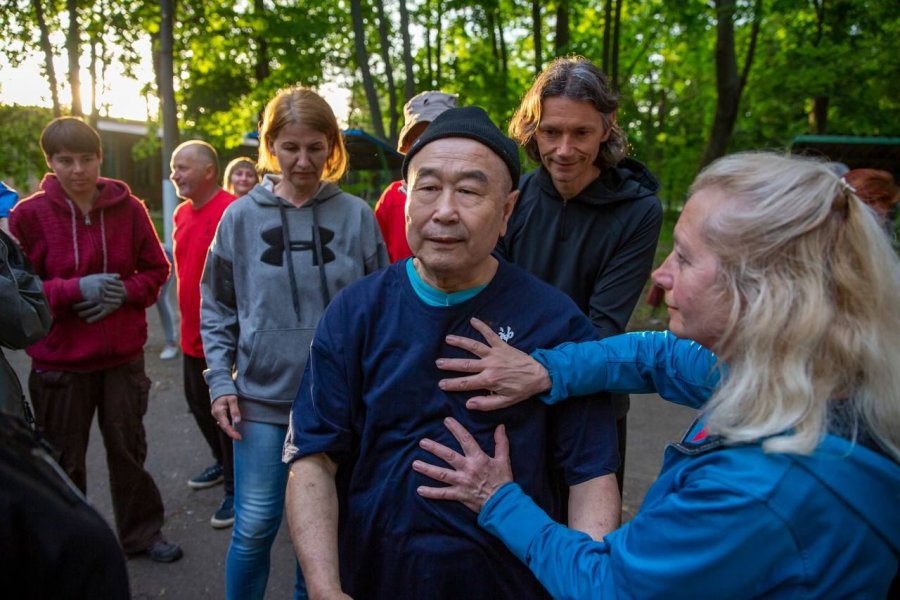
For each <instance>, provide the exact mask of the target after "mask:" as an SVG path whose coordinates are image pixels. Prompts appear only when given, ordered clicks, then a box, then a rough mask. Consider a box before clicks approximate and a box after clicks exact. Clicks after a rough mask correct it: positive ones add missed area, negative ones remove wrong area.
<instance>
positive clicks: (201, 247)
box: [172, 190, 236, 358]
mask: <svg viewBox="0 0 900 600" xmlns="http://www.w3.org/2000/svg"><path fill="white" fill-rule="evenodd" d="M235 199H236V197H235V196H234V195H232V194H229V193H228V192H226V191H225V190H219V193H218V194H216V195H215V196H213V197H212V198H211V199H210V200H209V202H207V203H206V204H204V205H203V206H202V207H201V208H199V209H195V208H194V205H193V204H192V203H191V202H190V201H189V200H186V201H184V202H182V203H181V204H179V205H178V206H177V207H176V208H175V214H174V215H173V221H175V229H174V230H173V231H172V246H173V248H172V253H173V254H174V256H175V276H176V277H177V281H178V309H179V310H180V311H181V351H182V352H184V353H185V354H187V355H188V356H194V357H197V358H202V357H203V340H201V339H200V278H201V276H202V275H203V266H204V265H205V264H206V253H207V251H208V250H209V245H210V244H211V243H212V241H213V237H215V235H216V228H217V227H218V226H219V221H220V220H221V219H222V213H224V212H225V209H226V208H227V207H228V205H229V204H231V203H232V202H234V200H235Z"/></svg>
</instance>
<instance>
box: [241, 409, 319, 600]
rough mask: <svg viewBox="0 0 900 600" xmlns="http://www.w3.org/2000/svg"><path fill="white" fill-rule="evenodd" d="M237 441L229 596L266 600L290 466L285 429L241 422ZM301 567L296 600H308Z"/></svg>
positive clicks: (298, 571)
mask: <svg viewBox="0 0 900 600" xmlns="http://www.w3.org/2000/svg"><path fill="white" fill-rule="evenodd" d="M238 431H240V433H241V436H242V438H243V439H241V440H240V441H235V442H234V528H233V529H232V532H231V545H230V546H229V547H228V557H227V558H226V559H225V596H226V598H228V599H229V600H257V599H258V600H262V598H263V597H264V596H265V593H266V584H267V583H268V581H269V564H270V556H269V555H270V553H271V550H272V543H273V542H274V541H275V535H276V534H277V533H278V528H279V527H280V526H281V517H282V515H283V514H284V491H285V486H286V485H287V475H288V466H287V465H286V464H284V463H283V462H281V448H282V446H283V445H284V437H285V435H286V434H287V425H272V424H270V423H256V422H253V421H242V422H241V423H240V425H238ZM305 598H307V595H306V584H305V582H304V581H303V574H302V573H301V571H300V565H299V564H298V565H297V574H296V578H295V584H294V599H295V600H304V599H305Z"/></svg>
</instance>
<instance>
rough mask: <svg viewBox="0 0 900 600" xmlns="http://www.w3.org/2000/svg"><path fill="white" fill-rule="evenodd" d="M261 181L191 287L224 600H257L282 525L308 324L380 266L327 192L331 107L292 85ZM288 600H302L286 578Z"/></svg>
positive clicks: (269, 110) (350, 201)
mask: <svg viewBox="0 0 900 600" xmlns="http://www.w3.org/2000/svg"><path fill="white" fill-rule="evenodd" d="M259 133H260V135H259V141H260V153H259V167H260V170H262V171H270V172H274V173H278V174H279V175H266V176H265V177H264V178H263V181H262V183H260V184H258V185H257V186H256V187H254V188H253V189H252V190H251V191H250V192H249V194H247V195H246V196H243V197H241V198H240V199H238V200H236V201H235V202H234V203H233V204H231V205H230V206H229V207H228V209H227V210H226V211H225V214H224V215H223V217H222V221H221V222H220V223H219V228H218V230H217V232H216V236H215V239H214V240H213V243H212V245H211V246H210V251H209V255H208V256H207V260H206V268H205V270H204V272H203V281H202V285H201V295H202V304H201V334H202V337H203V347H204V351H205V353H206V361H207V365H208V367H209V368H208V370H207V371H206V372H205V376H206V381H207V383H208V384H209V388H210V396H211V398H212V400H213V404H212V413H213V416H214V417H215V419H216V420H217V422H218V423H219V426H220V427H222V429H223V430H224V431H225V432H226V433H227V434H228V435H229V436H230V437H232V438H233V439H234V440H235V441H234V483H235V506H234V509H235V522H234V529H233V531H232V538H231V545H230V546H229V549H228V557H227V559H226V563H225V581H226V595H227V597H228V598H229V599H231V598H240V599H242V600H243V599H255V598H260V599H261V598H263V596H264V594H265V588H266V583H267V580H268V576H269V553H270V550H271V547H272V542H273V541H274V539H275V534H276V533H277V532H278V527H279V525H280V524H281V518H282V513H283V508H284V490H285V484H286V481H287V468H286V466H285V465H284V464H283V463H282V462H281V448H282V444H283V443H284V438H285V434H286V433H287V427H288V420H289V416H290V410H291V403H292V402H293V400H294V396H296V394H297V390H298V388H299V386H300V379H301V377H302V375H303V370H304V368H305V367H306V359H307V355H308V353H309V345H310V342H311V340H312V337H313V333H314V332H315V328H316V325H317V324H318V322H319V317H320V316H321V315H322V312H323V311H324V310H325V307H326V306H327V305H328V303H329V301H330V300H331V298H333V297H334V296H335V294H337V293H338V292H339V291H340V290H341V289H342V288H344V287H346V286H347V285H348V284H350V283H352V282H353V281H355V280H357V279H359V278H361V277H363V276H365V275H366V274H368V273H371V272H373V271H375V270H377V269H379V268H381V267H384V266H387V265H388V264H389V261H388V255H387V251H386V249H385V245H384V241H383V240H382V237H381V233H380V231H379V228H378V223H377V221H376V220H375V217H374V214H373V213H372V210H371V209H370V208H369V206H368V205H367V204H366V203H365V202H364V201H363V200H361V199H360V198H357V197H355V196H352V195H350V194H346V193H344V192H342V191H341V189H340V188H339V187H338V186H337V184H336V183H335V182H336V181H337V180H339V179H340V177H341V176H342V175H343V174H344V171H345V170H346V167H347V160H348V159H347V152H346V149H345V147H344V142H343V139H342V137H341V132H340V129H339V128H338V124H337V120H336V119H335V117H334V113H333V112H332V110H331V107H329V106H328V104H327V103H326V102H325V100H323V99H322V98H321V97H320V96H319V95H318V94H316V93H315V92H313V91H311V90H308V89H305V88H302V87H291V88H287V89H284V90H282V91H280V92H279V93H278V94H277V95H276V96H275V98H273V99H272V100H271V101H270V102H269V104H268V105H267V106H266V110H265V113H264V116H263V122H262V124H261V125H260V130H259ZM294 597H295V598H303V597H305V590H304V586H303V580H302V575H301V573H300V570H299V566H298V569H297V586H296V588H295V593H294Z"/></svg>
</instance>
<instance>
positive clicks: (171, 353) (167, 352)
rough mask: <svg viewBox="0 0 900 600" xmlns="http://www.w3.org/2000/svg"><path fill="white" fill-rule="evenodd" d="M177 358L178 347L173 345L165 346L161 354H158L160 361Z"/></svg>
mask: <svg viewBox="0 0 900 600" xmlns="http://www.w3.org/2000/svg"><path fill="white" fill-rule="evenodd" d="M177 357H178V346H176V345H174V344H166V345H165V346H164V347H163V349H162V352H160V353H159V358H160V359H161V360H172V359H173V358H177Z"/></svg>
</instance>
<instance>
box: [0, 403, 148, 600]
mask: <svg viewBox="0 0 900 600" xmlns="http://www.w3.org/2000/svg"><path fill="white" fill-rule="evenodd" d="M0 557H2V559H0V578H2V580H3V582H4V584H3V597H4V598H66V599H70V600H82V599H83V600H106V599H109V600H127V599H128V598H130V597H131V594H130V592H129V590H128V571H127V570H126V568H125V556H124V555H123V554H122V550H121V548H120V547H119V542H118V540H116V536H115V534H113V532H112V530H111V529H110V528H109V525H108V524H107V523H106V521H104V520H103V517H101V516H100V515H99V514H98V513H97V511H96V510H94V509H93V508H92V507H91V506H90V505H89V504H88V503H87V501H86V500H85V498H84V496H83V495H82V494H81V492H80V491H78V488H76V487H75V484H73V483H72V482H71V481H69V479H68V478H67V477H66V476H65V474H64V473H63V471H62V469H61V468H60V467H59V465H57V464H56V462H54V460H53V459H52V458H51V457H50V453H49V452H48V450H47V448H46V447H45V444H44V442H43V441H42V440H40V439H38V438H37V437H36V434H34V433H33V432H31V431H30V430H29V429H28V428H27V427H26V426H25V423H24V422H22V421H21V420H20V419H17V418H15V417H13V416H10V415H6V414H3V413H0Z"/></svg>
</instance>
